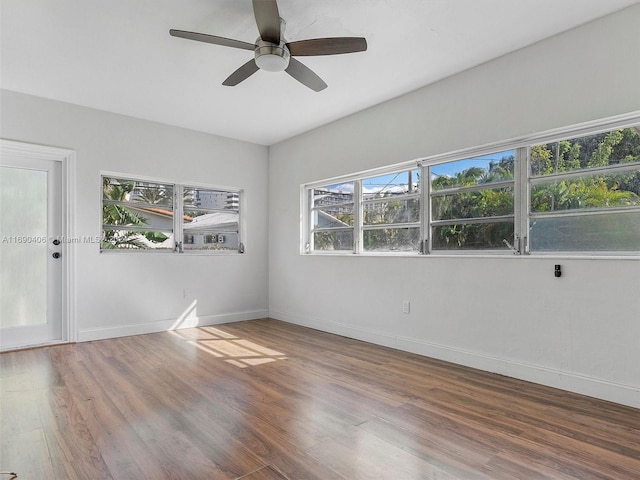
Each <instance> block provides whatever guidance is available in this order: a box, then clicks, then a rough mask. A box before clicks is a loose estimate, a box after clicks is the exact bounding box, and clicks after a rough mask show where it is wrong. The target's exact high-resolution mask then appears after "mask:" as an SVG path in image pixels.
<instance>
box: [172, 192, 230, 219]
mask: <svg viewBox="0 0 640 480" xmlns="http://www.w3.org/2000/svg"><path fill="white" fill-rule="evenodd" d="M182 192H183V195H182V202H183V205H184V209H185V214H190V213H188V212H187V211H191V210H192V209H194V210H197V209H200V210H206V209H210V210H235V211H238V210H239V209H240V194H239V193H238V192H228V191H224V190H213V189H209V188H199V187H184V188H183V190H182Z"/></svg>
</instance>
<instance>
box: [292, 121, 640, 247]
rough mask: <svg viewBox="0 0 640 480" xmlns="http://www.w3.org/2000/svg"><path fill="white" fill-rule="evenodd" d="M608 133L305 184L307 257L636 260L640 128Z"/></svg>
mask: <svg viewBox="0 0 640 480" xmlns="http://www.w3.org/2000/svg"><path fill="white" fill-rule="evenodd" d="M634 121H635V122H637V117H634ZM627 122H628V121H627ZM608 125H610V128H608V129H604V128H602V127H601V130H600V131H598V126H595V127H591V126H590V127H588V128H587V127H585V128H579V129H578V128H576V129H574V130H573V132H579V134H578V135H571V133H569V134H567V135H565V136H564V138H565V139H560V140H556V138H562V135H561V134H560V135H559V134H558V133H557V132H554V134H553V137H554V138H553V139H552V140H549V138H550V137H551V135H549V136H547V137H546V138H545V136H544V135H539V136H537V137H532V138H536V139H537V140H528V141H524V140H520V141H512V142H504V143H503V144H502V148H499V147H496V148H494V149H484V148H482V149H475V150H474V154H473V155H464V153H463V154H459V155H458V154H451V155H446V156H445V155H443V156H440V157H434V158H430V159H424V160H420V161H417V162H416V161H414V162H407V163H406V164H404V165H400V166H396V167H395V168H389V169H379V170H377V171H376V173H375V174H374V173H373V172H371V173H367V172H365V173H363V174H360V175H354V176H348V177H342V178H340V179H336V180H333V181H328V182H319V183H318V184H309V185H303V186H302V192H303V206H304V208H305V212H306V214H305V217H304V222H303V225H306V227H303V232H302V238H303V248H302V249H301V250H302V252H304V253H323V252H325V253H326V252H334V253H356V254H361V253H362V254H366V253H393V252H398V253H404V254H411V253H413V254H438V253H447V254H453V253H464V252H476V253H477V252H484V253H495V254H500V253H502V254H512V253H515V254H528V253H549V252H576V253H582V252H588V253H600V254H602V253H633V254H639V253H640V126H639V125H633V123H632V126H627V125H628V123H627V125H625V124H624V122H622V121H618V122H616V121H611V122H610V123H608ZM612 127H613V128H612ZM603 130H604V131H603Z"/></svg>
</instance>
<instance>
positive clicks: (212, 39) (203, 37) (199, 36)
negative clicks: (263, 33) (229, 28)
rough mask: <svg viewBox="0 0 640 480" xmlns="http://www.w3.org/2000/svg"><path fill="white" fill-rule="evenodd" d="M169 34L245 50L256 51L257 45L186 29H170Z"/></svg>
mask: <svg viewBox="0 0 640 480" xmlns="http://www.w3.org/2000/svg"><path fill="white" fill-rule="evenodd" d="M169 35H171V36H173V37H180V38H186V39H187V40H195V41H197V42H205V43H213V44H214V45H222V46H223V47H233V48H242V49H244V50H251V51H254V50H255V49H256V46H255V45H254V44H253V43H247V42H242V41H240V40H233V39H232V38H224V37H216V36H215V35H207V34H206V33H196V32H186V31H184V30H173V29H171V30H169Z"/></svg>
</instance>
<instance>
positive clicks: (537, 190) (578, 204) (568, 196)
mask: <svg viewBox="0 0 640 480" xmlns="http://www.w3.org/2000/svg"><path fill="white" fill-rule="evenodd" d="M635 205H640V168H639V169H638V170H635V171H630V172H624V173H609V174H600V175H592V176H584V177H578V178H568V179H563V180H557V179H556V180H551V181H543V182H536V183H535V184H533V185H532V186H531V211H532V212H534V213H540V212H554V211H561V210H585V209H595V208H597V209H601V208H613V207H629V206H635Z"/></svg>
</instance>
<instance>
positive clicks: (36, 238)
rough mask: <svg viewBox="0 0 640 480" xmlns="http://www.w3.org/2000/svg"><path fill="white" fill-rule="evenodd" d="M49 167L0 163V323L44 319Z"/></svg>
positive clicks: (20, 324)
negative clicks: (15, 166) (20, 166)
mask: <svg viewBox="0 0 640 480" xmlns="http://www.w3.org/2000/svg"><path fill="white" fill-rule="evenodd" d="M47 195H48V188H47V172H46V171H41V170H30V169H26V168H14V167H5V166H3V167H0V232H2V240H1V241H0V285H2V295H0V327H1V328H9V327H25V326H33V325H44V324H45V323H46V322H47V256H48V253H47V244H48V242H49V239H48V236H47V235H48V224H47V221H48V220H47Z"/></svg>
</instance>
